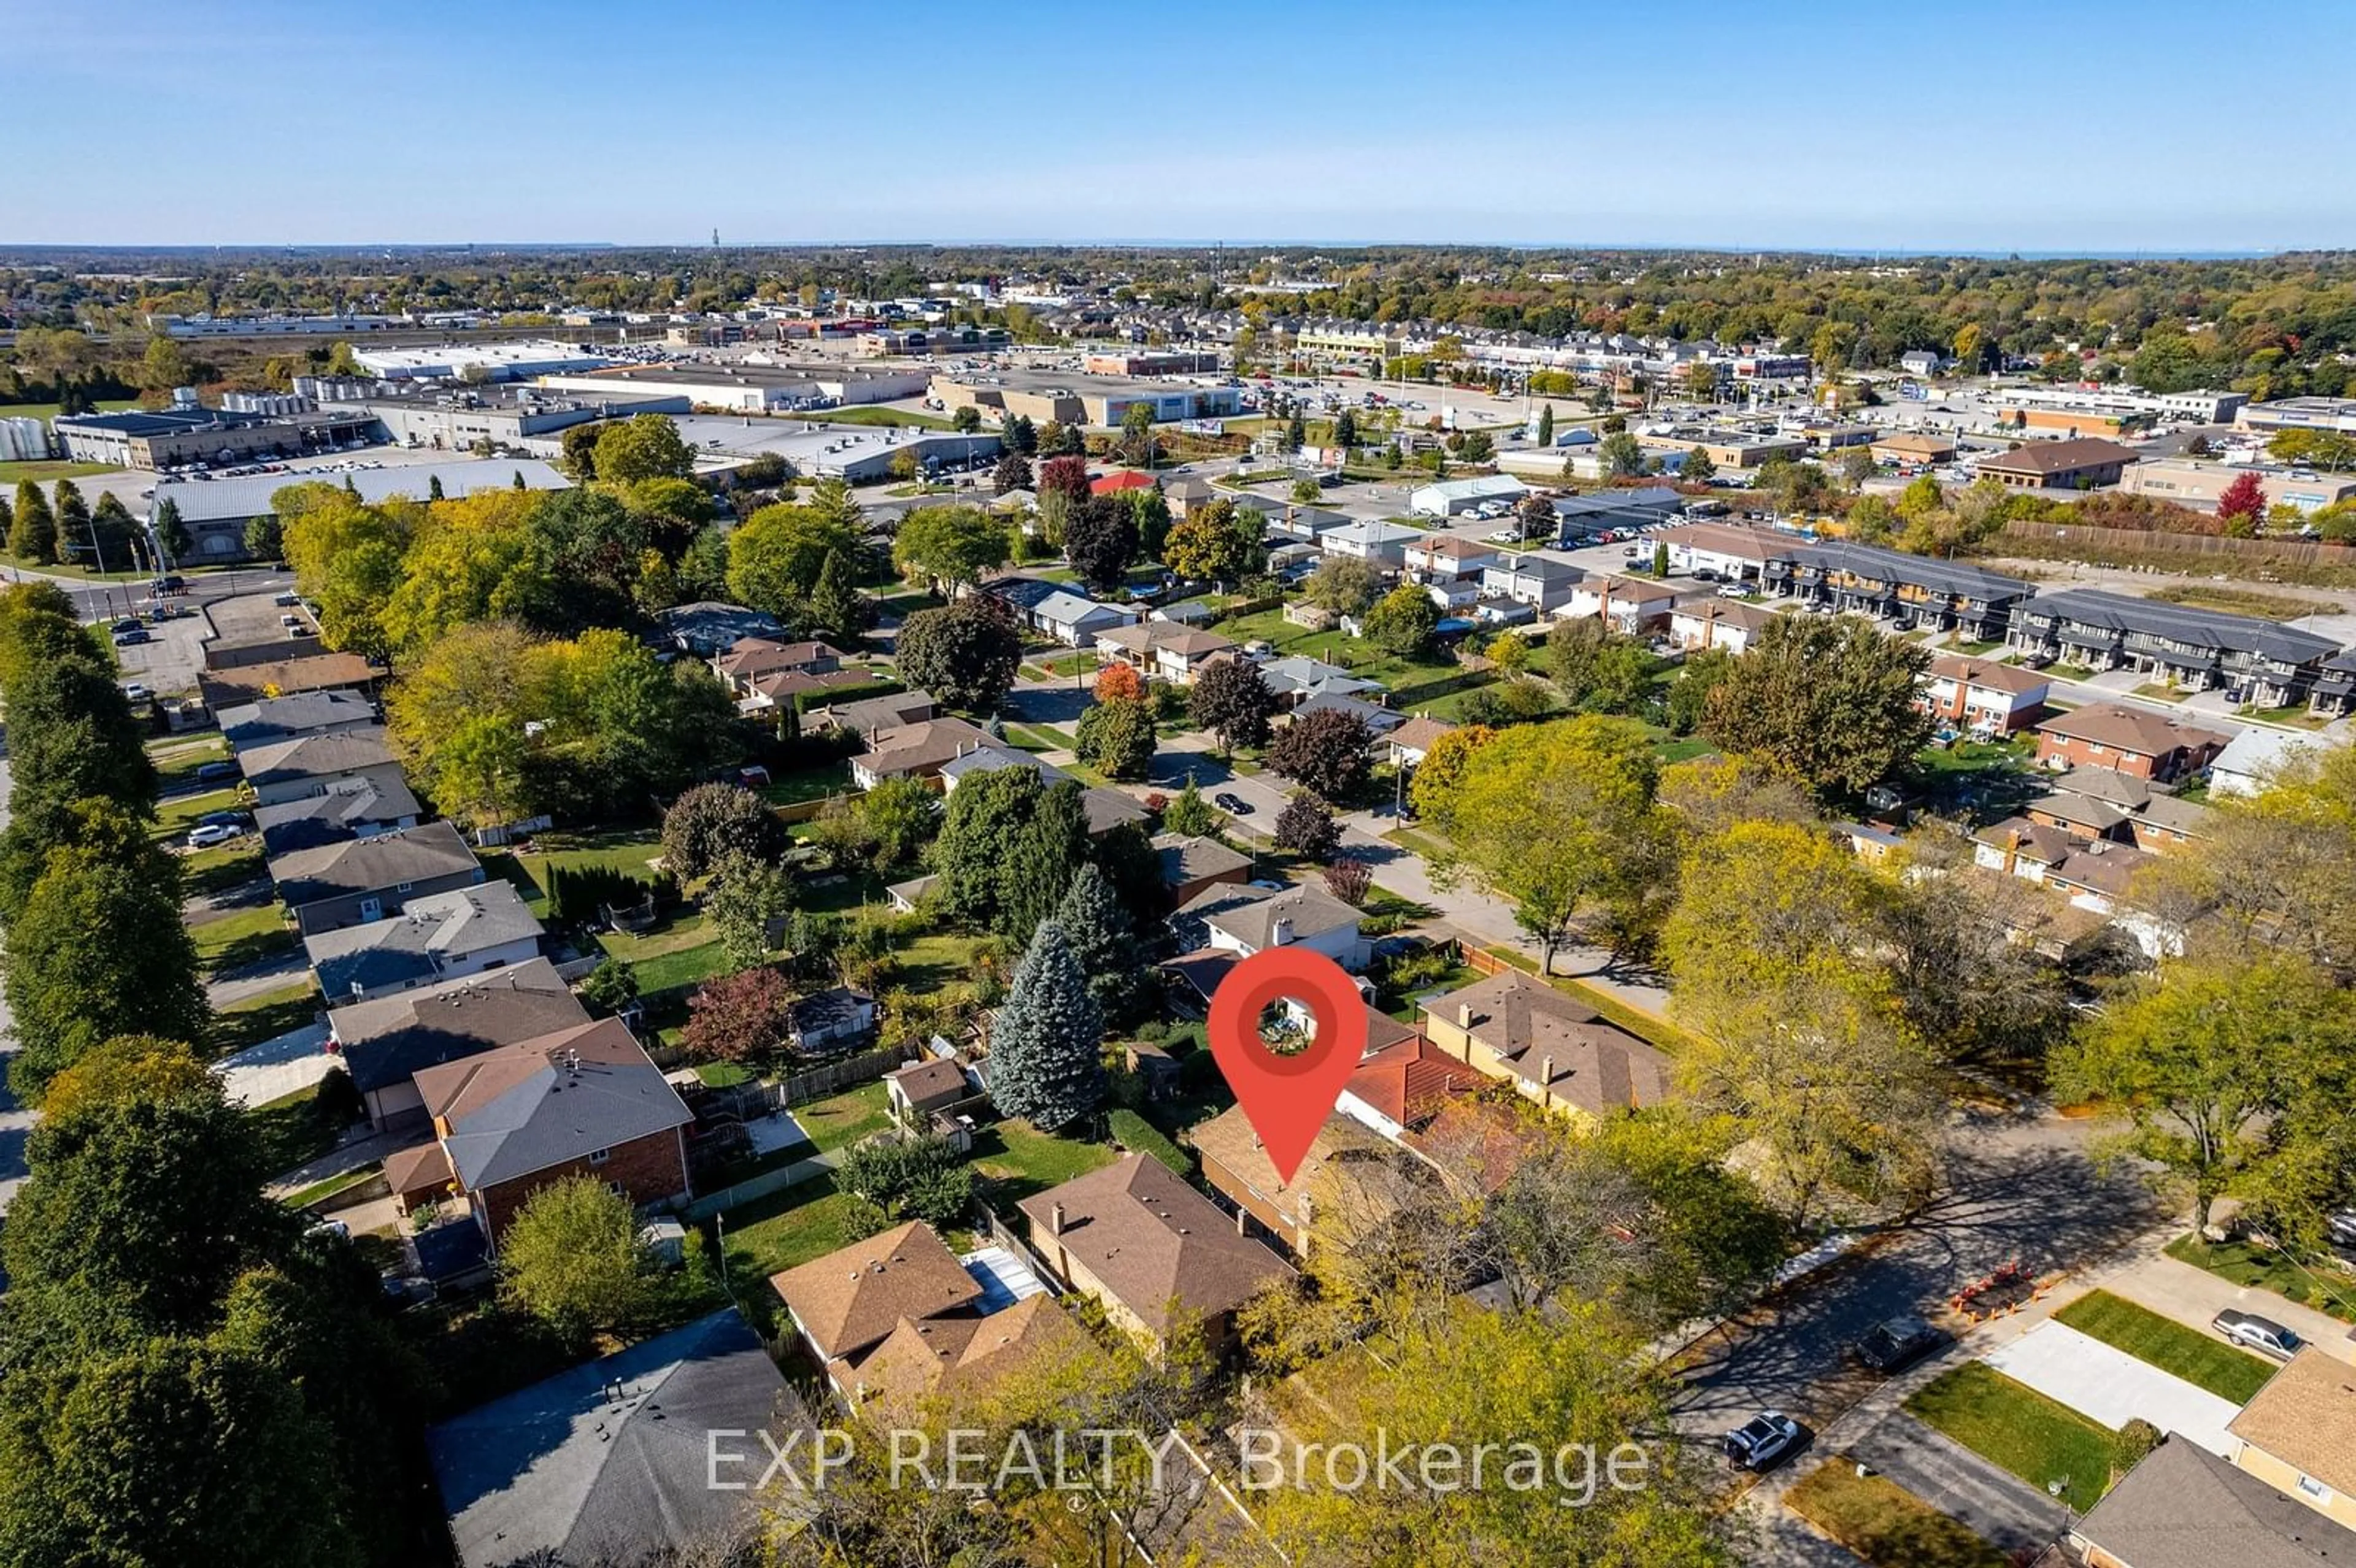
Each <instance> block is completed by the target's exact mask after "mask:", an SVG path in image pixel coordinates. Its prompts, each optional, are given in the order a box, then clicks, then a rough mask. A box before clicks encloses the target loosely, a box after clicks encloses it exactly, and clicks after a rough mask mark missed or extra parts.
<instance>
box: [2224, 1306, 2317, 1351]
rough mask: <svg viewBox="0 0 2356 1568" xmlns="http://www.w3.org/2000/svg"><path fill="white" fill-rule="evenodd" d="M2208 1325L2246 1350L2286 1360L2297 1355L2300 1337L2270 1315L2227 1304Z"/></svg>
mask: <svg viewBox="0 0 2356 1568" xmlns="http://www.w3.org/2000/svg"><path fill="white" fill-rule="evenodd" d="M2209 1327H2211V1328H2214V1329H2215V1330H2217V1332H2218V1333H2220V1334H2222V1335H2223V1336H2225V1338H2226V1339H2231V1340H2232V1341H2233V1343H2234V1344H2236V1345H2239V1346H2241V1347H2242V1348H2243V1349H2245V1350H2255V1351H2257V1352H2258V1354H2260V1355H2262V1356H2272V1357H2273V1358H2274V1359H2275V1360H2277V1361H2287V1360H2290V1359H2291V1358H2292V1357H2293V1356H2295V1355H2297V1354H2298V1347H2299V1343H2300V1341H2299V1338H2298V1336H2297V1334H2295V1333H2293V1332H2292V1331H2291V1330H2290V1329H2288V1328H2284V1327H2283V1326H2282V1325H2281V1324H2279V1323H2277V1322H2276V1321H2275V1320H2274V1319H2273V1318H2271V1317H2259V1316H2258V1315H2257V1314H2256V1313H2254V1312H2244V1311H2242V1310H2241V1309H2240V1308H2238V1307H2227V1308H2225V1310H2224V1311H2222V1312H2220V1313H2219V1314H2217V1316H2216V1317H2211V1319H2209Z"/></svg>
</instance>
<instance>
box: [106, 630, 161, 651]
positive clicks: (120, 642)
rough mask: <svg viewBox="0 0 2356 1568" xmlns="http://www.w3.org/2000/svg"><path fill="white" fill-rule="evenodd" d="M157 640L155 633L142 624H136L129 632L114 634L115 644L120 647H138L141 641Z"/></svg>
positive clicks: (150, 641)
mask: <svg viewBox="0 0 2356 1568" xmlns="http://www.w3.org/2000/svg"><path fill="white" fill-rule="evenodd" d="M154 641H155V633H153V632H151V631H149V630H148V629H147V628H146V627H145V626H140V625H134V626H133V627H132V628H131V629H130V630H129V631H127V632H117V633H115V634H114V645H115V646H116V647H118V648H133V647H137V646H138V645H140V644H141V643H152V642H154Z"/></svg>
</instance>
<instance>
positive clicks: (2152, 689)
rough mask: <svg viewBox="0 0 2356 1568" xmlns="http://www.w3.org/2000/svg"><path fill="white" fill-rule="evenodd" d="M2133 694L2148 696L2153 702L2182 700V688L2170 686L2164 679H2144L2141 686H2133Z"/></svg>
mask: <svg viewBox="0 0 2356 1568" xmlns="http://www.w3.org/2000/svg"><path fill="white" fill-rule="evenodd" d="M2135 695H2136V696H2137V697H2148V698H2150V699H2152V700H2153V701H2155V702H2181V701H2183V700H2184V691H2183V689H2182V688H2179V687H2174V686H2170V685H2169V684H2168V683H2167V682H2166V681H2164V680H2147V681H2145V682H2144V683H2143V684H2142V685H2141V686H2138V687H2136V688H2135Z"/></svg>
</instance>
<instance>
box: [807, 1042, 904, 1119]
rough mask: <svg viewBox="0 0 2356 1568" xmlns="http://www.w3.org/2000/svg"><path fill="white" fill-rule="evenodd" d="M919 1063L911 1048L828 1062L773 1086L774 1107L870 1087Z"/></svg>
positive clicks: (897, 1047) (893, 1048) (893, 1047)
mask: <svg viewBox="0 0 2356 1568" xmlns="http://www.w3.org/2000/svg"><path fill="white" fill-rule="evenodd" d="M916 1060H918V1052H917V1051H916V1047H915V1046H913V1045H891V1046H882V1047H879V1048H877V1049H876V1050H873V1051H862V1052H860V1053H859V1054H858V1055H857V1056H846V1057H844V1058H843V1059H842V1060H841V1061H829V1062H824V1063H821V1064H820V1065H819V1066H817V1067H813V1068H810V1069H809V1070H808V1071H807V1072H797V1073H795V1074H793V1075H792V1076H791V1077H789V1078H786V1079H784V1080H782V1081H781V1082H780V1083H778V1084H777V1085H776V1104H777V1108H778V1109H779V1110H787V1109H790V1108H791V1107H793V1106H795V1105H798V1104H801V1103H802V1102H803V1101H805V1100H815V1099H817V1098H819V1096H820V1095H822V1094H831V1093H835V1092H836V1091H837V1090H839V1089H848V1088H851V1087H853V1086H855V1085H857V1084H861V1083H874V1082H875V1081H876V1080H877V1079H878V1078H881V1077H883V1075H884V1074H885V1073H887V1072H897V1071H898V1070H899V1069H901V1068H903V1067H905V1066H907V1065H908V1064H909V1063H910V1062H912V1061H916Z"/></svg>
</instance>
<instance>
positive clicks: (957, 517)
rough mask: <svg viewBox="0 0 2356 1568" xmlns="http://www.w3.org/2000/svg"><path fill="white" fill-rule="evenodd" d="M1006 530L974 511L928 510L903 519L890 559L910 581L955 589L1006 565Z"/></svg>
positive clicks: (958, 508)
mask: <svg viewBox="0 0 2356 1568" xmlns="http://www.w3.org/2000/svg"><path fill="white" fill-rule="evenodd" d="M1006 558H1007V545H1006V530H1005V529H1004V528H1001V527H1000V526H999V524H998V523H997V521H996V520H995V519H994V518H992V517H991V516H990V514H988V513H987V512H984V511H982V510H980V508H979V507H923V508H921V509H920V510H917V511H914V512H911V513H909V514H908V515H907V516H906V517H904V518H902V519H901V521H900V531H899V534H898V535H897V537H896V538H894V540H893V543H892V560H893V561H894V564H896V565H897V566H898V567H899V569H900V571H902V573H903V574H905V576H906V577H907V578H908V579H909V580H910V581H917V582H933V583H937V584H939V585H941V586H942V587H944V588H946V589H950V590H955V589H957V588H961V587H969V586H970V585H972V584H973V583H976V582H979V581H981V580H982V578H984V577H985V576H987V575H989V574H990V573H991V572H992V571H996V570H998V568H1000V567H1001V566H1004V565H1005V564H1006Z"/></svg>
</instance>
